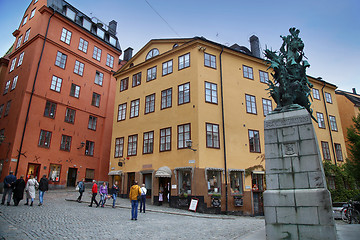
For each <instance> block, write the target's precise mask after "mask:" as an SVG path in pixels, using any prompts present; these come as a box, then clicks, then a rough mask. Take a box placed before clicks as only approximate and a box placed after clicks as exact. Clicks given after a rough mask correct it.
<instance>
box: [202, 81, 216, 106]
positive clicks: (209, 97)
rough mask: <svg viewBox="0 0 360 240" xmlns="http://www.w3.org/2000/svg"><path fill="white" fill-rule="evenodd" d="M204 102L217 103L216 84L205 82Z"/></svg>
mask: <svg viewBox="0 0 360 240" xmlns="http://www.w3.org/2000/svg"><path fill="white" fill-rule="evenodd" d="M205 102H208V103H215V104H217V103H218V98H217V84H216V83H211V82H205Z"/></svg>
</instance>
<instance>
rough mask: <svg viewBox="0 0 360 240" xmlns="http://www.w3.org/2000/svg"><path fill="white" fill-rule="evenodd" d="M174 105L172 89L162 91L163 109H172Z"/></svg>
mask: <svg viewBox="0 0 360 240" xmlns="http://www.w3.org/2000/svg"><path fill="white" fill-rule="evenodd" d="M171 103H172V88H169V89H166V90H163V91H161V109H165V108H170V107H171Z"/></svg>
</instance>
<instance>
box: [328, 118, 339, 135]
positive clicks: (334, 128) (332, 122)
mask: <svg viewBox="0 0 360 240" xmlns="http://www.w3.org/2000/svg"><path fill="white" fill-rule="evenodd" d="M329 119H330V127H331V130H332V131H337V130H338V129H337V124H336V118H335V117H334V116H331V115H330V116H329Z"/></svg>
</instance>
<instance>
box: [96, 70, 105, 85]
mask: <svg viewBox="0 0 360 240" xmlns="http://www.w3.org/2000/svg"><path fill="white" fill-rule="evenodd" d="M103 79H104V74H103V73H101V72H98V71H96V74H95V84H97V85H100V86H102V84H103Z"/></svg>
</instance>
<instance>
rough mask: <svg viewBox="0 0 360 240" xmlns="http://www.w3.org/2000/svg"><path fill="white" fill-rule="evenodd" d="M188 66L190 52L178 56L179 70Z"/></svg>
mask: <svg viewBox="0 0 360 240" xmlns="http://www.w3.org/2000/svg"><path fill="white" fill-rule="evenodd" d="M187 67H190V53H187V54H185V55H182V56H180V57H179V70H180V69H183V68H187Z"/></svg>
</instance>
